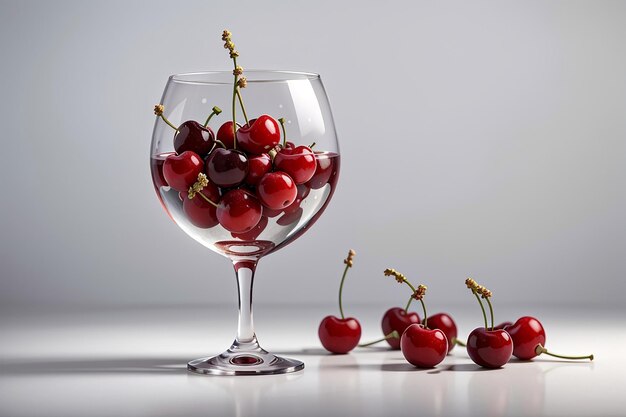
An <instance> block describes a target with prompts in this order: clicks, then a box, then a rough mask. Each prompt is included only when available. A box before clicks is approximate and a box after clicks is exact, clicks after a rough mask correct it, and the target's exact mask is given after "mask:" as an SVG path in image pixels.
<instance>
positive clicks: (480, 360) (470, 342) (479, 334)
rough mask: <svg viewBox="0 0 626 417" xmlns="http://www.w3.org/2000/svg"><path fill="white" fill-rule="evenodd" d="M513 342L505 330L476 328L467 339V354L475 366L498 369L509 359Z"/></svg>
mask: <svg viewBox="0 0 626 417" xmlns="http://www.w3.org/2000/svg"><path fill="white" fill-rule="evenodd" d="M512 353H513V340H512V339H511V336H510V335H509V334H508V333H507V331H506V330H486V329H485V328H484V327H478V328H476V329H474V330H472V332H471V333H470V335H469V337H468V338H467V354H468V355H469V357H470V359H472V360H473V361H474V363H475V364H477V365H480V366H483V367H485V368H500V367H502V366H504V364H506V363H507V362H508V361H509V359H511V354H512Z"/></svg>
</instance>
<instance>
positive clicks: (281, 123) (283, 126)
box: [278, 117, 287, 148]
mask: <svg viewBox="0 0 626 417" xmlns="http://www.w3.org/2000/svg"><path fill="white" fill-rule="evenodd" d="M278 121H279V122H280V127H282V128H283V148H284V147H285V146H287V131H286V130H285V118H284V117H281V118H280V119H278Z"/></svg>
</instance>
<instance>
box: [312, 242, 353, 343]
mask: <svg viewBox="0 0 626 417" xmlns="http://www.w3.org/2000/svg"><path fill="white" fill-rule="evenodd" d="M354 255H355V252H354V251H353V250H352V249H350V251H349V252H348V257H347V258H346V259H345V260H344V261H343V262H344V264H346V267H345V269H344V270H343V276H342V277H341V283H340V284H339V312H340V314H341V318H339V317H335V316H326V317H324V319H322V321H321V323H320V325H319V328H318V330H317V335H318V336H319V339H320V342H322V346H324V348H325V349H326V350H328V351H329V352H332V353H348V352H349V351H351V350H352V349H354V348H355V347H356V346H357V345H358V344H359V340H360V339H361V324H360V323H359V321H358V320H357V319H355V318H353V317H347V318H346V317H345V315H344V314H343V303H342V297H341V296H342V293H343V284H344V282H345V280H346V275H347V273H348V269H350V268H351V267H352V263H353V259H354Z"/></svg>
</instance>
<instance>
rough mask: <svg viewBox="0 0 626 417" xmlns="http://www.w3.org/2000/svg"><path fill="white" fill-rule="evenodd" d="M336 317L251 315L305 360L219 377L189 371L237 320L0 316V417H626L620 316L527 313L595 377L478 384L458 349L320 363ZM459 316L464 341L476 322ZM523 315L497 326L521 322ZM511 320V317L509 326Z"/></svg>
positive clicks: (367, 353)
mask: <svg viewBox="0 0 626 417" xmlns="http://www.w3.org/2000/svg"><path fill="white" fill-rule="evenodd" d="M335 309H336V308H334V307H332V306H329V307H327V308H323V307H318V308H313V307H307V308H302V307H299V308H297V307H269V306H257V307H256V311H255V321H256V328H257V334H258V336H259V340H260V342H261V345H262V346H263V347H264V348H265V349H267V350H270V351H272V352H274V353H280V354H283V355H285V356H289V357H293V358H298V359H301V360H303V361H304V362H305V364H306V367H305V369H304V371H302V372H297V373H294V374H288V375H275V376H249V377H223V376H200V375H194V374H189V373H187V371H186V367H185V365H186V362H187V361H188V360H190V359H195V358H197V357H202V356H207V355H209V354H211V355H212V354H217V353H219V352H221V351H222V350H224V349H225V348H226V347H227V346H228V345H229V344H230V342H231V341H232V338H233V336H234V331H235V325H236V318H235V311H234V306H226V307H223V308H217V307H213V308H189V307H186V308H175V307H170V308H155V309H117V310H113V309H101V310H79V309H72V310H67V311H53V312H47V313H45V314H43V313H36V312H32V311H31V312H21V313H18V312H17V311H15V310H13V311H10V312H4V313H2V316H0V335H1V336H0V339H1V340H2V342H1V346H0V416H2V417H4V416H7V417H8V416H11V417H20V416H29V417H30V416H64V417H71V416H116V417H121V416H174V415H181V416H183V415H184V416H299V417H302V416H334V415H337V416H353V415H354V416H356V415H362V416H382V415H389V416H417V415H435V416H464V415H472V416H499V415H511V416H544V415H545V416H556V415H563V416H588V415H604V416H611V415H615V416H617V415H625V414H626V400H625V398H626V394H624V392H625V389H626V388H625V387H626V378H625V376H624V375H626V365H625V363H626V362H625V360H624V359H625V357H624V354H623V352H624V348H625V347H626V331H625V330H626V325H625V324H624V321H623V316H624V314H623V312H615V311H611V310H604V311H598V310H596V311H594V310H591V311H586V310H585V309H583V308H581V309H577V310H567V309H554V310H545V309H543V310H538V309H536V308H535V309H534V311H532V313H533V315H536V316H537V317H538V318H540V319H541V320H542V322H543V323H544V327H545V328H546V332H547V343H546V344H547V346H548V348H551V349H552V350H554V351H558V352H561V353H564V354H567V353H570V354H586V353H594V354H595V355H596V359H595V360H594V361H593V362H592V363H590V362H587V361H583V362H580V363H574V362H568V361H562V360H553V359H551V358H548V357H545V358H544V357H542V358H540V359H536V360H534V361H532V362H519V361H512V362H510V363H509V364H507V365H506V366H505V367H504V368H503V369H499V370H484V369H482V368H479V367H477V366H476V365H474V364H473V363H472V362H471V361H470V360H469V358H468V357H467V355H466V353H465V351H464V350H463V349H461V348H458V347H457V348H455V349H454V350H453V353H452V354H451V355H449V356H448V357H447V358H446V359H445V360H444V362H443V363H442V364H440V365H439V366H437V367H436V368H435V369H430V370H419V369H416V368H413V367H412V366H410V365H409V364H408V363H406V362H405V361H404V359H403V357H402V353H401V352H399V351H390V350H387V349H385V348H384V346H383V345H381V346H380V347H377V348H369V349H359V350H357V351H354V352H353V353H351V354H349V355H329V354H327V353H326V352H324V351H323V350H322V349H321V346H320V344H319V341H318V339H317V326H318V324H319V321H320V319H321V318H322V317H323V316H325V315H327V314H335ZM384 310H385V309H384V307H380V306H379V307H370V308H367V309H364V308H356V309H355V308H353V309H351V311H352V313H353V315H356V316H357V317H358V318H359V319H360V320H361V322H362V325H363V329H364V335H363V339H362V340H363V341H365V340H371V339H374V338H376V337H379V335H380V330H379V328H378V325H379V321H380V316H381V314H382V313H383V312H384ZM476 310H477V309H475V310H469V309H468V310H467V311H465V310H464V311H460V310H454V311H450V313H454V315H455V316H456V317H455V318H456V320H457V323H458V325H459V328H460V332H461V334H462V335H463V334H465V335H466V334H467V333H469V331H471V330H472V328H474V327H477V326H479V325H480V320H481V317H480V312H479V311H476ZM529 312H530V311H520V310H518V309H511V311H506V312H504V313H503V312H501V314H499V317H500V318H501V319H502V320H504V318H506V317H511V318H516V317H517V316H520V315H524V314H528V313H529ZM506 315H508V316H506Z"/></svg>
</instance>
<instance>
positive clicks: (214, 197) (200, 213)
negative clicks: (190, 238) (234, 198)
mask: <svg viewBox="0 0 626 417" xmlns="http://www.w3.org/2000/svg"><path fill="white" fill-rule="evenodd" d="M200 192H201V193H202V195H204V196H206V197H207V198H208V199H209V200H211V201H213V202H214V203H216V204H217V203H218V202H219V201H220V191H219V189H218V188H217V186H216V185H215V184H213V183H211V182H209V184H208V185H207V186H206V187H204V188H203V189H202V191H200ZM180 194H181V197H182V199H183V212H184V213H185V214H186V215H187V218H188V219H189V221H190V222H191V224H193V225H194V226H196V227H199V228H201V229H209V228H211V227H215V226H217V225H218V224H219V221H218V220H217V213H216V211H217V209H216V208H215V206H214V205H213V204H211V203H209V202H208V201H206V200H205V199H204V198H202V197H201V196H199V195H196V196H195V197H194V198H192V199H191V200H190V199H189V197H188V195H187V193H180Z"/></svg>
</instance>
